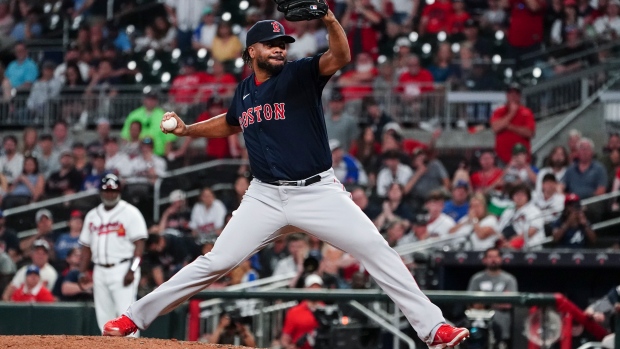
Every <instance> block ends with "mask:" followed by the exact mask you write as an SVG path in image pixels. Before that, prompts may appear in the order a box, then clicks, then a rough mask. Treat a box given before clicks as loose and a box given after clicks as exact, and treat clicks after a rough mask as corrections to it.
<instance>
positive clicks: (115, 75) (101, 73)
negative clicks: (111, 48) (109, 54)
mask: <svg viewBox="0 0 620 349" xmlns="http://www.w3.org/2000/svg"><path fill="white" fill-rule="evenodd" d="M121 75H123V73H122V71H120V70H116V71H115V70H114V66H113V65H112V62H111V61H110V60H107V59H100V60H99V63H98V64H97V69H96V70H94V71H93V74H92V79H91V80H90V83H89V84H88V86H86V91H85V92H84V94H85V95H86V97H91V99H92V98H93V97H99V98H100V100H102V101H103V100H105V99H106V98H113V97H116V95H117V94H118V90H117V89H116V88H115V87H114V86H116V85H119V84H120V83H121V79H120V76H121Z"/></svg>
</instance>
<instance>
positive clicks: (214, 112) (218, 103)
mask: <svg viewBox="0 0 620 349" xmlns="http://www.w3.org/2000/svg"><path fill="white" fill-rule="evenodd" d="M225 112H226V109H225V107H224V100H223V99H222V98H219V97H211V98H210V99H209V102H208V103H207V110H206V111H204V112H203V113H202V114H200V115H199V116H198V119H197V120H196V122H202V121H206V120H209V119H211V118H213V117H216V116H218V115H220V114H222V113H225ZM197 139H198V138H191V137H186V138H185V141H184V143H183V145H181V147H180V148H179V150H177V151H175V152H174V153H173V154H174V157H175V158H177V157H181V156H184V155H186V154H187V150H188V149H189V147H190V145H191V144H192V142H194V141H195V140H197ZM240 147H241V146H240V144H239V138H238V136H237V135H231V136H228V137H223V138H211V139H209V140H208V141H207V146H206V148H205V154H206V157H207V159H208V160H215V159H227V158H232V157H239V156H240Z"/></svg>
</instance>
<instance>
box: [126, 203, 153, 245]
mask: <svg viewBox="0 0 620 349" xmlns="http://www.w3.org/2000/svg"><path fill="white" fill-rule="evenodd" d="M131 211H132V212H131V215H130V217H131V218H130V222H129V223H130V224H128V226H127V238H129V240H131V241H138V240H141V239H146V238H147V237H148V236H149V234H148V229H147V227H146V221H145V220H144V217H143V216H142V213H140V211H139V210H138V209H137V208H136V207H134V206H131Z"/></svg>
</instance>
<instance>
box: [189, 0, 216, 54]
mask: <svg viewBox="0 0 620 349" xmlns="http://www.w3.org/2000/svg"><path fill="white" fill-rule="evenodd" d="M216 32H217V17H215V12H213V8H212V7H211V6H207V7H205V8H204V9H203V10H202V18H201V22H200V24H199V25H198V27H197V28H196V30H195V31H194V35H193V36H192V48H193V49H194V50H200V49H201V48H204V49H206V50H211V47H212V46H213V39H214V38H215V33H216Z"/></svg>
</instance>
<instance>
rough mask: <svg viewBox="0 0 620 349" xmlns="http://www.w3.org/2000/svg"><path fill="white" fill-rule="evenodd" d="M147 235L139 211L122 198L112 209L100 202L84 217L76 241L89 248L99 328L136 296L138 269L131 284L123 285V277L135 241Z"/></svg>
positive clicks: (131, 256) (121, 310)
mask: <svg viewBox="0 0 620 349" xmlns="http://www.w3.org/2000/svg"><path fill="white" fill-rule="evenodd" d="M147 236H148V232H147V228H146V222H145V221H144V217H143V216H142V213H140V211H139V210H138V209H137V208H136V207H134V206H132V205H131V204H129V203H127V202H126V201H124V200H121V201H120V202H119V203H118V204H117V205H116V206H114V208H113V209H111V210H106V209H105V208H104V207H103V204H100V205H99V206H97V207H95V208H94V209H92V210H90V211H89V212H88V214H86V217H85V218H84V227H83V228H82V233H81V234H80V239H79V242H80V244H82V245H84V246H87V247H90V250H91V251H92V261H93V263H94V264H95V268H94V270H93V283H94V285H93V296H94V300H95V312H96V314H97V323H98V324H99V328H100V329H101V330H102V331H103V325H104V324H105V323H106V322H107V321H108V320H112V319H114V318H115V317H117V316H120V315H121V314H122V313H123V312H124V311H125V309H127V307H128V306H129V305H130V304H131V303H132V302H134V301H135V300H136V294H137V292H138V283H139V282H140V269H138V270H137V271H136V272H135V273H134V281H133V283H132V284H131V285H129V286H124V285H123V280H124V278H125V274H127V271H128V270H129V268H130V266H131V260H132V258H133V256H134V250H135V245H134V242H135V241H137V240H141V239H146V238H147Z"/></svg>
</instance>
